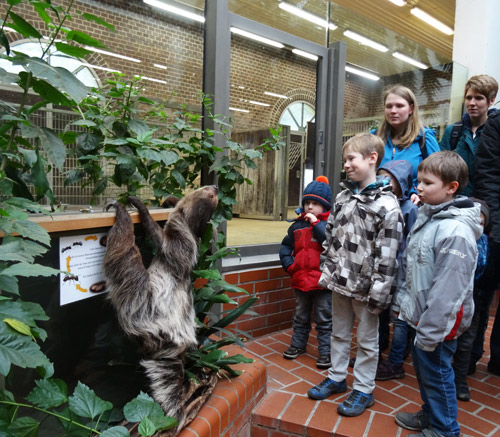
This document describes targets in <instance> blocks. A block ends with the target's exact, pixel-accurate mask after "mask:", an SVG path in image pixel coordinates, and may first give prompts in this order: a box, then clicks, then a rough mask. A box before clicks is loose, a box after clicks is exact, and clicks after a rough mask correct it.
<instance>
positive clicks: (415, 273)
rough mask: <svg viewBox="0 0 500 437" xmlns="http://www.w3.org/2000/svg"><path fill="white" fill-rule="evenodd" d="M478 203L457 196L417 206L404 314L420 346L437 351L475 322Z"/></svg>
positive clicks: (409, 248) (403, 307)
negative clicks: (473, 315)
mask: <svg viewBox="0 0 500 437" xmlns="http://www.w3.org/2000/svg"><path fill="white" fill-rule="evenodd" d="M479 213H480V208H479V204H474V203H473V202H472V201H471V200H470V199H468V198H466V197H464V196H457V197H456V198H455V199H453V200H451V201H450V202H447V203H443V204H440V205H424V206H422V207H420V208H419V210H418V216H417V221H416V222H415V224H414V225H413V228H412V230H411V232H410V237H409V241H408V248H407V269H406V287H405V288H406V290H407V292H406V293H405V294H404V296H403V298H402V302H401V312H400V316H399V317H400V318H401V319H403V320H404V321H406V322H407V323H408V324H410V326H412V327H413V328H415V329H416V332H417V334H416V338H415V344H416V346H417V347H418V348H420V349H422V350H426V351H433V350H434V349H435V348H436V346H437V345H438V344H439V343H441V342H443V341H444V340H453V339H455V338H456V337H458V336H459V335H460V334H461V333H462V332H464V331H465V330H466V329H467V328H468V327H469V326H470V323H471V319H472V314H473V312H474V302H473V299H472V290H473V286H474V270H475V268H476V261H477V244H476V240H477V239H478V238H479V237H480V236H481V233H482V227H481V222H480V218H479Z"/></svg>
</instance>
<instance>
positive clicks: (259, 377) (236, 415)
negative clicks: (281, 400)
mask: <svg viewBox="0 0 500 437" xmlns="http://www.w3.org/2000/svg"><path fill="white" fill-rule="evenodd" d="M225 350H226V351H227V352H228V353H229V354H230V355H234V354H239V353H241V354H243V355H245V356H249V355H250V354H249V353H248V352H246V351H245V350H244V349H241V348H239V347H236V346H232V347H230V348H226V349H225ZM252 358H253V357H252ZM233 367H234V368H235V369H237V370H242V371H243V373H242V374H241V375H240V376H238V377H236V378H231V379H226V378H225V377H222V378H221V379H220V380H219V382H218V383H217V385H216V386H215V388H214V391H213V393H212V395H211V396H210V397H209V398H208V400H207V402H206V403H205V405H204V406H203V407H202V409H201V410H200V412H199V413H198V416H197V417H196V418H195V419H194V420H193V421H192V422H191V423H190V424H189V425H188V426H187V427H186V428H184V429H183V430H182V431H181V432H180V433H179V437H218V436H221V437H247V436H249V435H250V425H251V423H250V419H251V415H252V410H253V409H254V407H255V406H256V405H257V404H258V403H259V402H260V400H261V399H262V398H263V396H264V394H265V393H266V366H265V365H264V364H263V363H262V362H260V361H257V360H256V361H255V362H253V363H250V364H239V365H237V366H233Z"/></svg>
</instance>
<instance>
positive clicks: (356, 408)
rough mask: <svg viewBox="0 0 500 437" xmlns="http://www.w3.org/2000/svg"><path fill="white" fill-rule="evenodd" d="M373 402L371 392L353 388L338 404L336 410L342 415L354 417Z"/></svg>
mask: <svg viewBox="0 0 500 437" xmlns="http://www.w3.org/2000/svg"><path fill="white" fill-rule="evenodd" d="M374 403H375V399H374V398H373V394H372V393H370V394H367V393H363V392H362V391H359V390H353V391H352V393H351V394H350V395H349V397H348V398H347V399H346V400H345V401H344V402H342V403H341V404H340V405H339V406H338V408H337V412H338V413H339V414H341V415H342V416H349V417H355V416H359V415H360V414H363V413H364V411H365V410H366V409H367V408H369V407H371V406H372V405H373V404H374Z"/></svg>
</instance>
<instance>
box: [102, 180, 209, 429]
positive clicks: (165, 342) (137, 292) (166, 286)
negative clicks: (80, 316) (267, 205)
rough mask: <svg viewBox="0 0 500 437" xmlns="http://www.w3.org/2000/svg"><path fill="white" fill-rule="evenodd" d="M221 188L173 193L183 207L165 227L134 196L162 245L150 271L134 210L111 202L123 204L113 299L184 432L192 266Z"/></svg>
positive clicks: (107, 258)
mask: <svg viewBox="0 0 500 437" xmlns="http://www.w3.org/2000/svg"><path fill="white" fill-rule="evenodd" d="M217 192H218V189H217V187H216V186H205V187H202V188H199V189H197V190H195V191H193V192H191V193H189V194H187V195H186V196H185V197H184V198H183V199H182V200H178V199H177V198H172V197H171V198H169V201H170V202H171V203H174V204H175V203H176V205H175V209H174V210H173V211H172V212H171V213H170V215H169V217H168V220H167V222H166V224H165V226H164V227H163V229H162V228H161V226H160V225H158V223H156V222H155V221H154V220H153V219H152V217H151V216H150V214H149V212H148V210H147V208H146V207H145V205H144V203H142V202H141V201H140V200H139V199H138V198H137V197H128V199H127V200H128V202H129V204H131V205H132V206H134V207H135V208H137V210H138V212H139V216H140V218H141V223H142V225H143V226H144V228H145V231H146V233H147V234H148V235H149V237H150V238H151V240H152V242H153V245H154V246H155V248H156V254H155V256H154V258H153V260H152V262H151V264H150V266H149V268H148V269H146V268H145V267H144V264H143V261H142V257H141V254H140V252H139V249H138V247H137V246H136V244H135V237H134V226H133V223H132V220H131V218H130V215H129V213H128V212H127V211H126V209H125V207H124V206H123V205H122V204H121V203H119V202H113V203H112V204H110V205H108V206H107V208H108V209H109V208H110V207H111V206H113V207H114V208H115V210H116V222H115V224H114V225H113V227H112V228H111V230H110V231H109V232H108V236H107V247H106V253H105V255H104V260H103V265H104V273H105V276H106V283H107V286H108V289H109V299H110V300H111V303H112V305H113V307H114V308H115V310H116V314H117V318H118V321H119V323H120V326H121V328H122V329H123V330H124V331H125V333H126V334H127V335H128V336H130V337H131V338H133V339H134V340H136V342H137V343H138V344H139V345H140V346H141V353H142V355H143V359H142V360H141V365H142V366H143V368H144V369H145V373H146V375H147V377H148V380H149V386H150V391H151V394H152V396H153V398H154V399H155V400H156V402H158V403H159V404H160V406H161V407H162V408H163V410H164V412H165V414H167V415H168V416H171V417H175V418H176V419H177V421H178V422H179V425H178V428H177V430H180V429H182V427H183V426H184V425H185V424H186V423H187V417H186V415H187V413H186V410H187V408H186V406H185V404H186V401H187V399H188V397H189V395H190V394H192V390H191V392H190V384H189V383H187V382H186V381H185V378H184V358H183V357H184V353H185V352H186V351H187V350H188V349H190V348H196V347H197V346H198V344H197V340H196V322H195V311H194V308H193V295H192V292H191V289H192V284H191V272H192V270H193V268H194V266H195V265H196V262H197V260H198V241H199V239H200V238H201V236H202V235H203V232H204V230H205V228H206V226H207V223H208V222H209V220H210V217H211V216H212V213H213V212H214V211H215V209H216V207H217V202H218V200H217ZM214 384H215V382H214ZM198 408H201V405H200V406H199V407H198ZM191 419H192V417H191Z"/></svg>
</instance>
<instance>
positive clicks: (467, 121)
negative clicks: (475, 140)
mask: <svg viewBox="0 0 500 437" xmlns="http://www.w3.org/2000/svg"><path fill="white" fill-rule="evenodd" d="M497 112H498V109H497V108H490V109H488V117H491V116H492V115H493V114H496V113H497ZM462 123H463V124H464V126H467V127H468V128H469V129H472V126H471V124H470V116H469V114H468V113H467V112H466V113H465V114H464V115H462Z"/></svg>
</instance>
